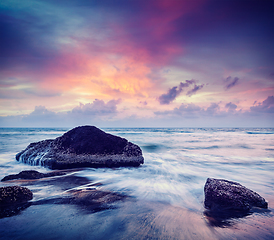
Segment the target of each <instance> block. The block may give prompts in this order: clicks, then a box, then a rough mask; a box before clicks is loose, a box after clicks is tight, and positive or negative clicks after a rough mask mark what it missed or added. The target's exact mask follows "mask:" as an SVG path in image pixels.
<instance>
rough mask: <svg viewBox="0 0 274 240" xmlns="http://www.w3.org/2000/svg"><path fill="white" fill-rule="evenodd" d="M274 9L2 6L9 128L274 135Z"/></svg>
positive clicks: (162, 4) (211, 4) (174, 4)
mask: <svg viewBox="0 0 274 240" xmlns="http://www.w3.org/2000/svg"><path fill="white" fill-rule="evenodd" d="M273 9H274V3H273V1H271V0H266V1H259V0H250V1H244V0H243V1H241V0H240V1H239V0H237V1H234V0H232V1H217V0H199V1H187V0H182V1H175V0H174V1H170V0H169V1H166V0H159V1H142V0H138V1H137V0H136V1H122V0H121V1H120V0H118V1H108V0H103V1H86V0H80V1H74V0H68V1H44V0H27V1H23V2H22V1H17V0H14V1H10V0H4V1H1V3H0V21H1V22H0V24H1V25H0V29H1V36H0V39H1V44H0V55H1V57H0V106H1V109H0V116H1V118H0V126H29V127H32V126H40V127H43V126H63V125H66V126H74V125H79V124H83V123H85V124H91V125H94V124H99V125H101V126H102V127H104V126H109V127H111V126H120V127H123V126H132V127H135V126H140V127H146V126H147V127H153V126H163V127H164V126H174V127H188V126H190V127H191V126H194V127H199V126H212V127H214V126H223V127H225V126H228V127H229V126H236V127H237V126H255V127H256V126H262V127H271V126H274V125H273V123H274V121H273V120H274V118H273V117H274V97H273V96H274V69H273V66H274V58H273V56H274V50H273V42H274V37H273V26H274V20H273ZM34 116H35V117H34Z"/></svg>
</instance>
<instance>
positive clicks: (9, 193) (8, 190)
mask: <svg viewBox="0 0 274 240" xmlns="http://www.w3.org/2000/svg"><path fill="white" fill-rule="evenodd" d="M32 197H33V195H32V192H31V191H30V190H29V189H28V188H26V187H20V186H9V187H0V206H6V205H11V204H18V203H24V202H27V201H29V200H31V199H32Z"/></svg>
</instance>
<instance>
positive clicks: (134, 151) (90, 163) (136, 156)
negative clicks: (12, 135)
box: [16, 126, 144, 169]
mask: <svg viewBox="0 0 274 240" xmlns="http://www.w3.org/2000/svg"><path fill="white" fill-rule="evenodd" d="M16 159H17V160H18V161H22V162H24V163H28V164H31V165H42V166H47V167H49V168H51V169H68V168H79V167H121V166H139V165H140V164H143V163H144V158H143V156H142V150H141V149H140V147H139V146H137V145H135V144H133V143H131V142H128V141H127V140H126V139H124V138H121V137H118V136H114V135H111V134H108V133H105V132H104V131H102V130H100V129H98V128H96V127H94V126H82V127H76V128H74V129H72V130H70V131H68V132H66V133H65V134H64V135H62V136H61V137H58V138H56V139H51V140H44V141H40V142H36V143H31V144H30V145H29V146H28V147H27V148H26V149H25V150H23V151H22V152H20V153H18V154H17V155H16Z"/></svg>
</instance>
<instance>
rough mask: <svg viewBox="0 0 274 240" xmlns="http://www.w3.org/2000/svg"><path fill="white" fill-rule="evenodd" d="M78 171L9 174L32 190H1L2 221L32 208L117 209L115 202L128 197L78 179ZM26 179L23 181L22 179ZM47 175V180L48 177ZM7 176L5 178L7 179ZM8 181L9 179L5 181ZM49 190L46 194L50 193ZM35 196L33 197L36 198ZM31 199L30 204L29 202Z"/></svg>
mask: <svg viewBox="0 0 274 240" xmlns="http://www.w3.org/2000/svg"><path fill="white" fill-rule="evenodd" d="M77 171H79V170H77V169H70V170H59V171H52V172H48V173H45V174H43V173H40V172H38V171H34V170H29V171H23V172H20V173H19V174H15V175H9V176H11V177H9V178H10V179H9V180H13V183H17V184H23V185H24V186H28V187H31V189H32V190H33V193H32V192H31V191H30V190H29V189H28V188H26V187H21V186H8V187H1V188H0V218H5V217H10V216H14V215H17V214H19V213H20V212H21V211H22V210H25V209H26V208H28V207H30V206H40V205H45V204H46V205H47V204H49V205H52V204H53V205H56V204H57V205H72V206H75V207H77V208H79V209H81V210H82V211H85V212H87V213H94V212H98V211H102V210H106V209H110V208H115V206H114V205H115V203H117V202H119V201H122V200H124V199H126V198H129V197H128V196H126V195H123V194H120V193H116V192H112V191H109V190H106V189H104V188H103V187H102V184H101V183H98V182H97V183H93V182H92V181H91V180H90V179H88V178H85V177H81V176H77ZM22 175H23V176H24V178H23V181H22V178H21V177H20V178H19V177H14V176H22ZM45 176H47V177H45ZM7 177H8V176H6V177H5V178H7ZM6 181H8V180H6ZM42 189H48V190H49V189H51V190H50V191H54V192H56V194H53V195H51V194H50V195H47V194H46V195H44V193H42V195H41V193H40V190H42ZM48 190H47V191H48ZM33 197H34V198H33ZM29 200H32V201H31V202H28V201H29Z"/></svg>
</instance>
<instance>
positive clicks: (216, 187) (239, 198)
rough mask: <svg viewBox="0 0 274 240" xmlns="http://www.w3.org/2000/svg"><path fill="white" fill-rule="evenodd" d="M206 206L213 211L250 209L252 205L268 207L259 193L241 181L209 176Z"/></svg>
mask: <svg viewBox="0 0 274 240" xmlns="http://www.w3.org/2000/svg"><path fill="white" fill-rule="evenodd" d="M204 192H205V202H204V205H205V208H207V209H210V210H211V211H217V212H218V211H230V210H232V211H245V212H246V211H249V210H250V209H251V208H252V207H259V208H267V205H268V204H267V202H266V201H265V199H264V198H263V197H261V196H260V195H259V194H258V193H256V192H254V191H252V190H250V189H248V188H246V187H244V186H242V185H241V184H239V183H236V182H232V181H227V180H224V179H214V178H208V179H207V181H206V184H205V187H204Z"/></svg>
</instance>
